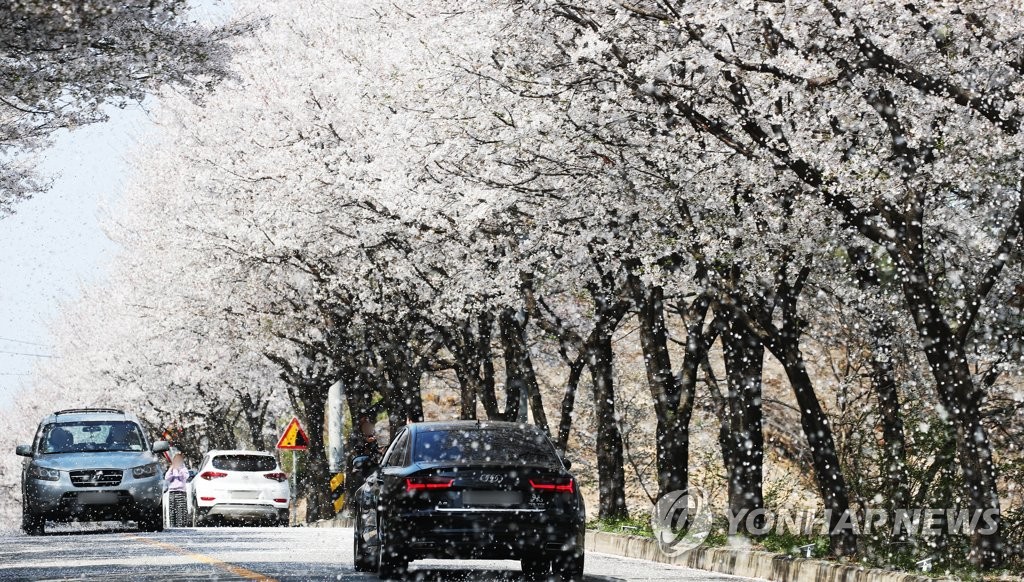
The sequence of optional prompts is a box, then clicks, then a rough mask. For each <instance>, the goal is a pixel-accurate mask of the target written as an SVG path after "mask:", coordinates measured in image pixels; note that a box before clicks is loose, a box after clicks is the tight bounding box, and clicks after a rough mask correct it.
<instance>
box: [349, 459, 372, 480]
mask: <svg viewBox="0 0 1024 582" xmlns="http://www.w3.org/2000/svg"><path fill="white" fill-rule="evenodd" d="M373 469H374V466H373V461H371V460H370V457H368V456H366V455H361V456H359V457H356V458H354V459H352V472H353V473H356V474H358V475H362V476H364V477H365V476H366V475H368V474H370V473H372V472H373Z"/></svg>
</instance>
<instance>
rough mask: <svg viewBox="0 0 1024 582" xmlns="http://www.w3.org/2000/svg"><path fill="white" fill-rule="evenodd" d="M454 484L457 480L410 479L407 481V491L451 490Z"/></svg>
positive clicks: (440, 478)
mask: <svg viewBox="0 0 1024 582" xmlns="http://www.w3.org/2000/svg"><path fill="white" fill-rule="evenodd" d="M454 482H455V479H446V478H442V477H410V478H408V479H406V480H405V490H406V491H416V490H418V489H449V488H450V487H451V486H452V483H454Z"/></svg>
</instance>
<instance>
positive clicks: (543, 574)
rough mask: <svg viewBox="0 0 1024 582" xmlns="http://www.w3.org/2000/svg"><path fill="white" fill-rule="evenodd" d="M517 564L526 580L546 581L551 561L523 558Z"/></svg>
mask: <svg viewBox="0 0 1024 582" xmlns="http://www.w3.org/2000/svg"><path fill="white" fill-rule="evenodd" d="M519 564H520V565H521V566H522V568H523V575H524V576H526V579H527V580H546V579H547V577H548V574H550V573H551V560H548V559H546V558H523V559H522V560H520V561H519Z"/></svg>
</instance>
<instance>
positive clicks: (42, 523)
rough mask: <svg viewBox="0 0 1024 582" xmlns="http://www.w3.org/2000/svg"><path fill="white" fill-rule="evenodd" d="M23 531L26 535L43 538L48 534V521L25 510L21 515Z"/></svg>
mask: <svg viewBox="0 0 1024 582" xmlns="http://www.w3.org/2000/svg"><path fill="white" fill-rule="evenodd" d="M21 530H22V531H24V532H25V534H26V535H30V536H41V535H43V534H44V533H46V519H45V518H44V517H43V516H41V515H35V514H33V513H31V512H30V511H28V510H27V509H23V510H22V513H21Z"/></svg>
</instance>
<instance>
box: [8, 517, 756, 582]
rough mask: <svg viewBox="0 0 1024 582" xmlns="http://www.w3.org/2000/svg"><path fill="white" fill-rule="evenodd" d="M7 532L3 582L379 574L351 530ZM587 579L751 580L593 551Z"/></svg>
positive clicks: (497, 566) (457, 571)
mask: <svg viewBox="0 0 1024 582" xmlns="http://www.w3.org/2000/svg"><path fill="white" fill-rule="evenodd" d="M51 528H52V530H53V531H52V533H47V535H44V536H40V537H29V536H26V535H24V534H22V533H21V532H0V580H74V579H86V580H100V579H102V580H170V579H173V580H340V581H347V580H352V581H354V580H366V581H372V580H377V577H376V576H374V575H372V574H365V573H360V572H356V571H355V570H354V569H353V567H352V530H351V529H347V528H323V529H321V528H259V527H217V528H198V529H192V528H179V529H169V530H166V531H164V532H162V533H136V532H135V531H132V530H130V529H121V528H108V527H104V525H97V524H89V525H84V526H78V527H72V526H63V527H61V526H54V525H52V526H51ZM585 572H586V580H587V582H620V581H621V582H633V581H642V580H658V581H661V580H666V581H667V580H672V581H677V580H679V581H681V580H718V581H721V582H737V581H742V580H745V579H744V578H737V577H735V576H725V575H721V574H715V573H712V572H705V571H702V570H690V569H687V568H680V567H676V566H668V565H664V564H657V563H653V562H646V561H642V560H631V559H628V558H619V557H615V556H610V555H608V554H598V553H594V552H588V553H587V558H586V570H585ZM409 579H410V580H417V581H422V582H477V581H484V580H495V581H501V582H525V580H526V578H525V577H523V576H522V574H521V573H520V571H519V563H518V562H514V561H442V560H429V561H428V560H423V561H417V562H413V563H412V566H411V567H410V576H409Z"/></svg>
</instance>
